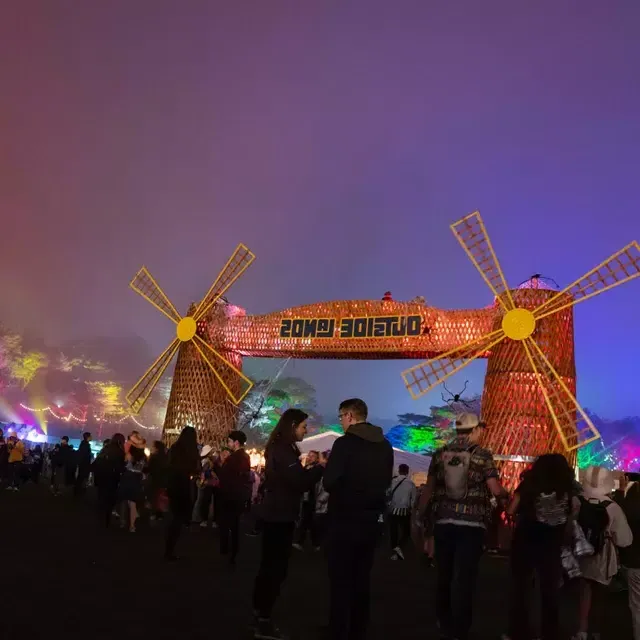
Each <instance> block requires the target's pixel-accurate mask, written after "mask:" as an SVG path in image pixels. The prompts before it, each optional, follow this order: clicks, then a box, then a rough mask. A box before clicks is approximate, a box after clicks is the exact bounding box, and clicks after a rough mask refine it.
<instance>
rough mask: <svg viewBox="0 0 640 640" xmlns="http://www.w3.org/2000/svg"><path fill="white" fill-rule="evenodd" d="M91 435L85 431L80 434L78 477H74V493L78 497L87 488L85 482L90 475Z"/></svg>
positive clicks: (91, 458) (91, 459)
mask: <svg viewBox="0 0 640 640" xmlns="http://www.w3.org/2000/svg"><path fill="white" fill-rule="evenodd" d="M90 443H91V434H90V433H89V432H88V431H86V432H85V433H83V434H82V442H81V443H80V446H79V447H78V475H77V476H76V485H75V491H74V493H75V494H76V496H80V495H82V494H83V493H84V491H85V489H86V488H87V480H89V475H90V474H91V462H92V461H93V453H92V452H91V444H90Z"/></svg>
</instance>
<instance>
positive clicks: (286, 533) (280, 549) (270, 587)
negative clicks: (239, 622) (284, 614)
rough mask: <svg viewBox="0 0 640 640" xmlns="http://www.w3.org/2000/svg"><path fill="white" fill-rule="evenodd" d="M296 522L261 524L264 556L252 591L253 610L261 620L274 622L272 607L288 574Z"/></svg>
mask: <svg viewBox="0 0 640 640" xmlns="http://www.w3.org/2000/svg"><path fill="white" fill-rule="evenodd" d="M294 530H295V522H264V521H263V523H262V556H261V558H260V569H259V570H258V575H257V576H256V581H255V584H254V587H253V608H254V610H255V611H256V612H257V613H258V616H259V617H260V618H263V619H265V620H268V619H270V618H271V613H272V611H273V606H274V605H275V603H276V600H277V599H278V596H279V595H280V589H281V587H282V584H283V583H284V581H285V579H286V577H287V573H288V571H289V558H290V556H291V545H292V543H293V533H294Z"/></svg>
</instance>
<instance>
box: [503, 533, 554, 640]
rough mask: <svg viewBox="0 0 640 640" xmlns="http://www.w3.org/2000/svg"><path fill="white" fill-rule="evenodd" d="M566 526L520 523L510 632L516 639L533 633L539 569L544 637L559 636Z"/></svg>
mask: <svg viewBox="0 0 640 640" xmlns="http://www.w3.org/2000/svg"><path fill="white" fill-rule="evenodd" d="M562 529H564V527H560V530H558V529H557V528H551V527H545V526H544V525H540V526H518V527H516V530H515V532H514V535H513V542H512V546H511V606H510V611H509V636H510V637H511V639H512V640H530V638H531V637H532V635H531V634H532V630H531V620H530V618H531V616H530V603H531V602H532V596H531V592H532V588H533V584H534V578H535V574H536V573H537V575H538V584H539V585H540V605H541V618H542V626H541V630H542V636H541V637H542V640H558V638H559V633H560V630H559V614H558V595H559V594H558V592H559V588H560V581H561V579H562V563H561V559H560V554H561V549H562V538H563V533H564V532H563V531H562ZM536 637H537V636H536Z"/></svg>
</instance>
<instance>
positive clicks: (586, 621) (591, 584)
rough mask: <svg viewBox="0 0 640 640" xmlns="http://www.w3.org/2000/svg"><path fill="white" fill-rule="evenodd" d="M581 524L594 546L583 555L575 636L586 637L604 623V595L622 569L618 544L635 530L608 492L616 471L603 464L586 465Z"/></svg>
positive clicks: (630, 537)
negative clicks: (596, 465)
mask: <svg viewBox="0 0 640 640" xmlns="http://www.w3.org/2000/svg"><path fill="white" fill-rule="evenodd" d="M582 486H583V489H584V493H583V496H582V497H581V498H580V514H579V516H578V524H579V525H580V526H581V527H582V530H583V531H584V534H585V537H586V538H587V540H588V541H589V542H590V543H591V545H592V546H593V548H594V554H593V555H592V556H588V557H586V558H580V559H579V563H580V571H581V573H582V577H581V578H580V612H579V624H578V633H577V634H576V635H575V640H587V638H588V637H589V633H592V634H594V635H595V634H597V633H598V632H601V631H602V630H603V629H604V627H605V620H604V597H605V595H606V590H605V587H607V586H608V585H609V583H610V582H611V579H612V578H613V576H615V575H616V573H617V572H618V569H619V565H618V554H617V552H616V547H628V546H629V545H630V544H631V543H632V542H633V534H632V533H631V529H630V528H629V523H628V522H627V518H626V516H625V515H624V512H623V510H622V508H621V507H620V506H619V505H618V504H616V503H615V502H614V501H613V500H612V499H611V498H610V497H609V496H610V494H611V493H613V490H614V488H615V485H614V481H613V474H612V473H611V471H609V470H608V469H605V468H604V467H587V468H586V469H585V472H584V481H583V483H582Z"/></svg>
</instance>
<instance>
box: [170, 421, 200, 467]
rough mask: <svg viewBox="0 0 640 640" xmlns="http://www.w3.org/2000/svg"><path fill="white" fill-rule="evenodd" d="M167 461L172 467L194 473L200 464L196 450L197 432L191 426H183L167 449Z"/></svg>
mask: <svg viewBox="0 0 640 640" xmlns="http://www.w3.org/2000/svg"><path fill="white" fill-rule="evenodd" d="M169 461H170V464H171V466H172V467H176V468H178V469H181V470H183V471H185V472H187V473H195V472H196V471H197V469H198V466H199V464H200V453H199V452H198V434H197V433H196V430H195V429H194V428H193V427H185V428H184V429H183V430H182V431H181V432H180V435H179V436H178V439H177V440H176V441H175V443H174V445H173V446H172V447H171V449H170V450H169Z"/></svg>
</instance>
